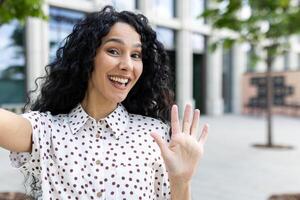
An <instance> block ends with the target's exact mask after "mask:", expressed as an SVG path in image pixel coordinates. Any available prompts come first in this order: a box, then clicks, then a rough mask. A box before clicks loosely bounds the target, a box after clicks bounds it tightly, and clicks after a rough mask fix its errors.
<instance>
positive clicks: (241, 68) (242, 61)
mask: <svg viewBox="0 0 300 200" xmlns="http://www.w3.org/2000/svg"><path fill="white" fill-rule="evenodd" d="M232 51H233V54H232V55H233V62H232V64H233V66H232V69H233V71H232V73H233V74H232V79H233V80H232V87H233V88H232V112H233V113H235V114H240V113H241V111H242V78H243V73H244V72H245V71H246V68H247V51H246V50H243V45H241V44H236V45H234V46H233V48H232Z"/></svg>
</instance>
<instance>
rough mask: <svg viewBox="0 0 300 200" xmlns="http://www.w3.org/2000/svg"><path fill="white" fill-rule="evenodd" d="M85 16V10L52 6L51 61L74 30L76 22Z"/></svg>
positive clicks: (50, 21) (50, 23) (50, 22)
mask: <svg viewBox="0 0 300 200" xmlns="http://www.w3.org/2000/svg"><path fill="white" fill-rule="evenodd" d="M84 16H85V13H83V12H79V11H73V10H66V9H62V8H56V7H50V20H49V26H50V34H49V37H50V61H52V60H53V59H54V58H55V56H56V51H57V49H58V48H59V47H60V46H62V45H63V43H64V39H65V38H66V37H67V36H68V35H69V34H70V33H71V32H72V29H73V26H74V24H75V23H76V22H78V21H79V20H80V19H82V18H83V17H84Z"/></svg>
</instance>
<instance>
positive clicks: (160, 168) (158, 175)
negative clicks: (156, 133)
mask: <svg viewBox="0 0 300 200" xmlns="http://www.w3.org/2000/svg"><path fill="white" fill-rule="evenodd" d="M169 131H170V127H169V126H168V125H166V124H163V132H162V138H163V139H164V140H165V141H166V142H167V143H169V142H170V133H169ZM155 167H156V169H155V182H154V187H155V194H156V199H157V200H170V199H171V191H170V183H169V178H168V172H167V169H166V166H165V163H164V160H163V158H162V157H161V156H160V157H159V158H158V162H157V165H156V166H155Z"/></svg>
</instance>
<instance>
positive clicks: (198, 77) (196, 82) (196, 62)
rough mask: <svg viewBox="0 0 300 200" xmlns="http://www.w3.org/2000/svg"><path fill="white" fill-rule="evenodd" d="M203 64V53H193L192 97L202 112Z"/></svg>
mask: <svg viewBox="0 0 300 200" xmlns="http://www.w3.org/2000/svg"><path fill="white" fill-rule="evenodd" d="M205 81H206V79H205V64H204V55H203V54H196V53H194V54H193V98H194V99H195V107H196V108H198V109H200V111H201V113H202V114H205V113H206V109H205V99H206V98H205V87H206V85H205Z"/></svg>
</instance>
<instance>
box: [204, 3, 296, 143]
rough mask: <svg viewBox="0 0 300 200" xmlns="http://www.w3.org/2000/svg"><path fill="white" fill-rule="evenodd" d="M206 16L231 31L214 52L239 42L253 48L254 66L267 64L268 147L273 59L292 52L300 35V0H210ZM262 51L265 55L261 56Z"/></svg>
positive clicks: (270, 136)
mask: <svg viewBox="0 0 300 200" xmlns="http://www.w3.org/2000/svg"><path fill="white" fill-rule="evenodd" d="M209 3H210V5H209V8H208V9H206V10H204V12H203V13H202V14H201V17H204V18H205V19H206V20H207V21H208V22H209V24H211V25H212V27H213V29H218V30H220V29H223V30H224V29H225V30H229V31H231V32H232V34H231V36H225V37H223V38H221V39H219V40H217V41H216V42H215V43H213V44H212V46H211V47H212V48H211V49H212V50H214V49H215V48H216V47H217V46H218V45H219V44H222V45H223V47H225V48H231V47H232V45H233V44H234V43H236V42H241V43H243V42H247V43H249V44H250V45H251V46H252V47H253V51H251V56H250V57H251V58H252V61H253V62H252V63H253V64H255V63H256V62H257V61H258V60H259V59H262V60H264V61H265V63H266V65H267V72H266V79H267V95H266V96H267V106H266V107H267V111H266V112H267V115H266V116H267V144H266V145H265V146H267V147H274V146H276V145H274V144H273V142H272V112H271V108H272V104H273V94H272V90H273V89H272V87H273V86H272V77H271V72H272V65H273V63H274V59H275V58H276V57H277V56H279V55H282V54H283V53H284V52H286V51H287V50H288V49H289V46H290V44H289V40H288V39H289V38H290V36H292V35H295V34H298V33H299V32H300V26H298V25H297V22H299V21H300V7H299V5H298V4H299V1H293V0H210V1H209ZM258 49H259V50H260V51H263V52H264V53H265V54H264V55H265V56H262V54H260V55H259V54H258V53H257V52H258V51H257V50H258Z"/></svg>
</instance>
